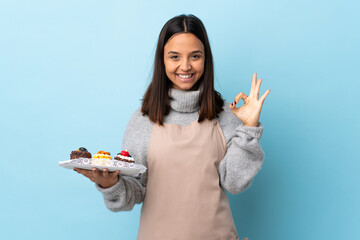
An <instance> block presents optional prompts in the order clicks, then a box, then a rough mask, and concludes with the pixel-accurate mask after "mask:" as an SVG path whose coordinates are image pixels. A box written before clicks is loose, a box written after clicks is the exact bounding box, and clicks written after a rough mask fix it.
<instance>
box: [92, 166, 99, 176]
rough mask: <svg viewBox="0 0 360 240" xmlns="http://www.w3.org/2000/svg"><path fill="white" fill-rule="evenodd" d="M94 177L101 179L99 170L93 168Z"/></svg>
mask: <svg viewBox="0 0 360 240" xmlns="http://www.w3.org/2000/svg"><path fill="white" fill-rule="evenodd" d="M92 175H93V177H99V175H100V174H99V170H98V169H97V168H92Z"/></svg>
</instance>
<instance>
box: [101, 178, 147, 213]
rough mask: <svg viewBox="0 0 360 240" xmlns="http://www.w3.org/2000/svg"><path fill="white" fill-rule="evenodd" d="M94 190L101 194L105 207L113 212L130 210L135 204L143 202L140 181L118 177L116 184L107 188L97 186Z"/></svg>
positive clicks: (143, 193) (142, 187) (144, 190)
mask: <svg viewBox="0 0 360 240" xmlns="http://www.w3.org/2000/svg"><path fill="white" fill-rule="evenodd" d="M96 188H97V189H98V190H99V191H100V192H101V193H102V194H103V197H104V201H105V205H106V207H107V208H108V209H109V210H111V211H114V212H117V211H129V210H131V209H132V208H133V207H134V205H135V204H136V203H141V202H142V201H143V199H144V196H145V192H146V189H145V187H144V186H143V185H142V184H141V181H140V179H138V178H134V177H125V176H123V177H119V180H118V182H117V183H116V184H115V185H113V186H111V187H109V188H102V187H101V186H100V185H98V184H96Z"/></svg>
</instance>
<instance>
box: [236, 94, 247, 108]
mask: <svg viewBox="0 0 360 240" xmlns="http://www.w3.org/2000/svg"><path fill="white" fill-rule="evenodd" d="M247 97H248V96H247V95H246V94H245V93H243V92H240V93H239V94H238V95H236V97H235V105H236V104H238V103H239V100H240V99H242V100H243V101H244V102H245V100H246V99H247Z"/></svg>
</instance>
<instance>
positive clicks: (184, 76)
mask: <svg viewBox="0 0 360 240" xmlns="http://www.w3.org/2000/svg"><path fill="white" fill-rule="evenodd" d="M191 76H192V74H190V75H180V74H179V77H181V78H190V77H191Z"/></svg>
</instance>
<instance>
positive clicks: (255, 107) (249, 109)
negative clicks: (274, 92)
mask: <svg viewBox="0 0 360 240" xmlns="http://www.w3.org/2000/svg"><path fill="white" fill-rule="evenodd" d="M256 78H257V74H256V73H254V74H253V79H252V84H251V90H250V95H249V96H247V95H246V94H245V93H242V92H240V93H239V94H238V95H237V96H236V97H235V101H234V102H233V103H231V104H230V105H229V108H230V109H231V111H232V112H233V113H234V114H235V116H237V117H238V118H239V119H240V120H241V121H242V122H243V124H244V126H248V127H257V126H258V125H259V118H260V112H261V108H262V105H263V103H264V101H265V98H266V97H267V95H268V94H269V93H270V90H269V89H268V90H266V92H265V93H264V94H263V95H262V96H261V98H260V99H259V90H260V85H261V82H262V79H259V80H258V81H257V80H256ZM240 99H242V100H243V101H244V105H242V106H241V107H238V108H237V107H236V104H238V103H239V100H240Z"/></svg>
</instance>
